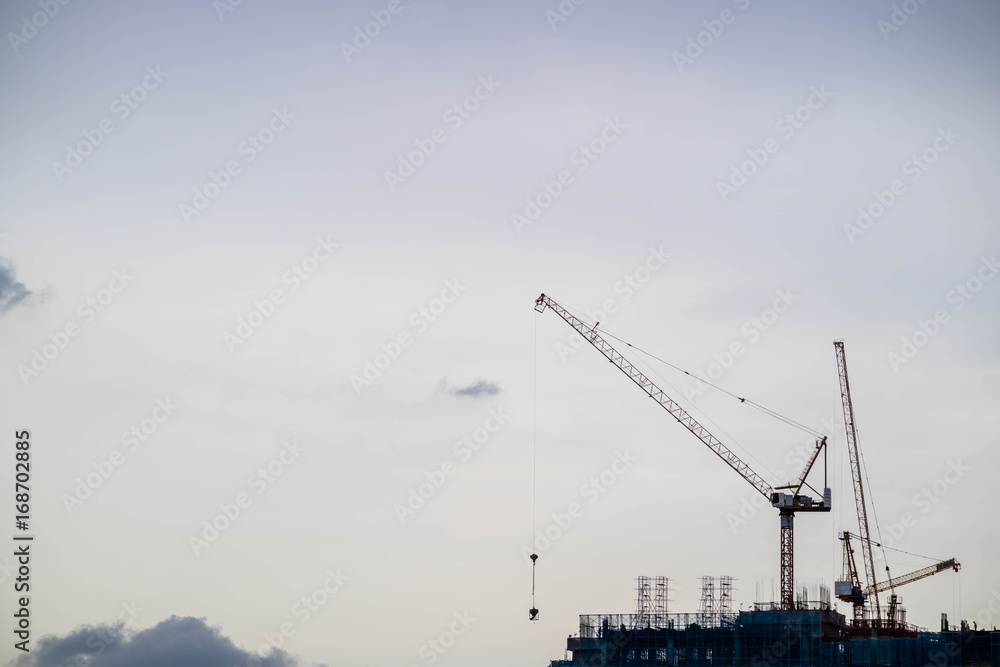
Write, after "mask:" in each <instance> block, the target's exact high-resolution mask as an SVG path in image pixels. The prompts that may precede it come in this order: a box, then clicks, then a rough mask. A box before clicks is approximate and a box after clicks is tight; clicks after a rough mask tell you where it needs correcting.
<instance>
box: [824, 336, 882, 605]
mask: <svg viewBox="0 0 1000 667" xmlns="http://www.w3.org/2000/svg"><path fill="white" fill-rule="evenodd" d="M833 346H834V348H835V349H836V351H837V370H838V371H839V374H840V397H841V401H842V402H843V405H844V424H845V430H846V431H847V449H848V452H849V453H850V457H851V477H852V478H853V480H854V500H855V503H856V504H857V510H858V528H859V529H860V531H861V555H862V561H864V565H865V575H866V577H867V579H868V585H869V587H871V586H873V585H875V581H876V579H875V557H874V554H873V553H872V549H871V537H870V532H869V530H868V509H867V506H866V504H865V488H864V484H863V483H862V480H863V478H862V476H861V453H860V451H859V450H858V430H857V428H856V427H855V425H854V406H853V404H852V403H851V384H850V381H849V380H848V378H847V355H846V353H845V352H844V341H842V340H838V341H834V343H833ZM874 607H875V618H876V621H877V623H881V620H882V612H881V611H880V610H879V603H878V597H877V595H876V598H875V604H874ZM862 613H863V608H862V606H861V605H859V604H855V605H854V618H855V620H860V617H861V615H862Z"/></svg>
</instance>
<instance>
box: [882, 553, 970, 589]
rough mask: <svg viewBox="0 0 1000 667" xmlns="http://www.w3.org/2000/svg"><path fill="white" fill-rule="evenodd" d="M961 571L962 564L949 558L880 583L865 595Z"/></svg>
mask: <svg viewBox="0 0 1000 667" xmlns="http://www.w3.org/2000/svg"><path fill="white" fill-rule="evenodd" d="M960 569H962V564H961V563H959V562H958V561H957V560H955V559H954V558H949V559H948V560H943V561H941V562H940V563H935V564H934V565H928V566H927V567H925V568H921V569H919V570H915V571H913V572H910V573H909V574H901V575H900V576H898V577H893V578H892V579H889V580H888V581H880V582H879V583H877V584H875V585H874V586H869V587H868V588H866V589H865V595H871V594H873V593H881V592H882V591H887V590H889V589H891V588H895V587H896V586H902V585H903V584H909V583H912V582H914V581H920V580H921V579H924V578H926V577H929V576H931V575H934V574H937V573H938V572H944V571H945V570H954V571H955V572H958V571H959V570H960Z"/></svg>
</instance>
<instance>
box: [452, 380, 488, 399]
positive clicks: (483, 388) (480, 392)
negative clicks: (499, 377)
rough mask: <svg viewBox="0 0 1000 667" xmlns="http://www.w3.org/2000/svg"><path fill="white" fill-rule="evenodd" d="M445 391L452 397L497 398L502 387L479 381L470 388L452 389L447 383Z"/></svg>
mask: <svg viewBox="0 0 1000 667" xmlns="http://www.w3.org/2000/svg"><path fill="white" fill-rule="evenodd" d="M445 391H447V392H448V393H449V394H451V395H452V396H495V395H496V394H499V393H500V385H498V384H497V383H495V382H486V381H485V380H479V381H477V382H476V383H474V384H470V385H469V386H468V387H452V386H451V385H449V384H447V383H445Z"/></svg>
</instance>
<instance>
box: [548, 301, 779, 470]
mask: <svg viewBox="0 0 1000 667" xmlns="http://www.w3.org/2000/svg"><path fill="white" fill-rule="evenodd" d="M563 307H564V308H565V309H566V310H569V311H572V312H573V313H575V314H576V315H577V316H578V317H579V318H580V319H581V320H583V319H586V315H584V314H583V313H581V312H579V311H578V310H576V309H574V308H570V307H569V306H563ZM596 328H597V325H596V324H595V325H594V326H593V327H591V329H592V330H593V329H596ZM608 335H609V336H611V337H612V338H616V340H621V339H620V338H617V337H616V336H614V335H613V334H611V333H608ZM626 344H627V343H626ZM633 361H634V363H637V364H642V365H643V366H644V367H645V368H647V369H648V370H649V373H650V374H651V375H654V376H656V377H657V378H659V380H660V381H661V382H663V383H664V384H665V385H667V386H668V387H670V388H671V389H673V390H674V392H675V393H676V394H682V393H683V392H681V391H680V390H678V389H677V387H675V386H674V385H672V384H671V383H670V382H669V381H667V379H666V378H664V377H663V376H662V375H660V374H659V373H658V372H657V371H656V370H655V369H654V368H653V367H652V366H650V365H649V364H648V363H647V362H646V361H645V360H643V359H642V358H641V357H638V356H636V357H635V358H634V359H633ZM688 411H689V412H696V413H698V414H700V415H701V416H702V418H703V419H704V420H705V421H707V422H708V423H710V424H712V426H713V428H715V429H716V430H717V431H718V432H719V433H721V434H723V435H724V436H726V437H727V438H728V439H729V441H730V442H731V443H732V444H733V445H735V446H736V447H738V448H739V449H740V450H741V451H742V452H743V453H744V454H745V455H746V456H747V457H749V458H751V459H753V460H754V461H756V462H757V465H759V466H760V467H761V468H762V469H764V470H766V471H767V472H769V473H770V474H771V476H772V477H774V476H775V474H774V471H773V470H771V469H770V468H768V467H767V466H766V465H765V464H764V463H763V462H762V461H761V460H760V459H758V458H757V457H756V456H754V454H753V452H752V451H750V450H748V449H746V448H745V447H743V446H742V445H740V444H739V442H738V441H737V440H736V438H734V437H733V436H732V435H730V434H729V433H727V432H726V431H725V429H723V428H722V426H720V425H719V424H717V423H715V422H714V421H712V419H711V418H710V417H709V416H708V415H706V414H705V413H704V412H702V411H701V410H699V409H698V406H696V405H694V404H693V403H692V404H691V405H690V407H689V408H688Z"/></svg>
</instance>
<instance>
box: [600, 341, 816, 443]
mask: <svg viewBox="0 0 1000 667" xmlns="http://www.w3.org/2000/svg"><path fill="white" fill-rule="evenodd" d="M595 328H596V327H595ZM597 330H598V331H600V332H601V333H604V334H607V335H608V336H610V337H611V338H614V339H615V340H617V341H618V342H620V343H624V344H625V345H628V346H629V347H631V348H632V349H633V350H635V351H636V352H639V353H641V354H644V355H646V356H647V357H650V358H651V359H655V360H657V361H659V362H660V363H661V364H666V365H667V366H670V367H671V368H673V369H674V370H676V371H679V372H681V373H684V375H689V376H691V377H692V378H693V379H695V380H697V381H698V382H703V383H705V384H707V385H708V386H709V387H712V388H713V389H718V390H719V391H721V392H722V393H724V394H728V395H729V396H732V397H733V398H735V399H738V400H739V402H740V403H746V404H747V405H749V406H750V407H752V408H754V409H756V410H760V411H761V412H763V413H764V414H766V415H768V416H770V417H774V418H775V419H777V420H779V421H782V422H784V423H786V424H788V425H789V426H792V427H794V428H797V429H800V430H802V431H805V432H806V433H809V434H810V435H814V436H816V437H817V438H822V437H823V434H822V433H820V432H819V431H815V430H813V429H811V428H809V427H808V426H805V425H803V424H800V423H799V422H797V421H795V420H794V419H792V418H790V417H786V416H784V415H782V414H780V413H778V412H775V411H774V410H771V409H770V408H767V407H764V406H763V405H761V404H760V403H757V402H755V401H751V400H750V399H749V398H745V397H743V396H738V395H736V394H734V393H733V392H731V391H729V390H727V389H723V388H722V387H720V386H718V385H716V384H713V383H711V382H709V381H708V380H705V379H704V378H700V377H698V376H696V375H694V374H693V373H689V372H688V371H686V370H684V369H683V368H681V367H680V366H676V365H674V364H672V363H670V362H669V361H667V360H665V359H661V358H660V357H658V356H656V355H655V354H653V353H651V352H647V351H645V350H643V349H642V348H640V347H638V346H636V345H633V344H632V343H630V342H628V341H627V340H623V339H621V338H619V337H618V336H616V335H614V334H613V333H611V332H610V331H608V330H607V329H597Z"/></svg>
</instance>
